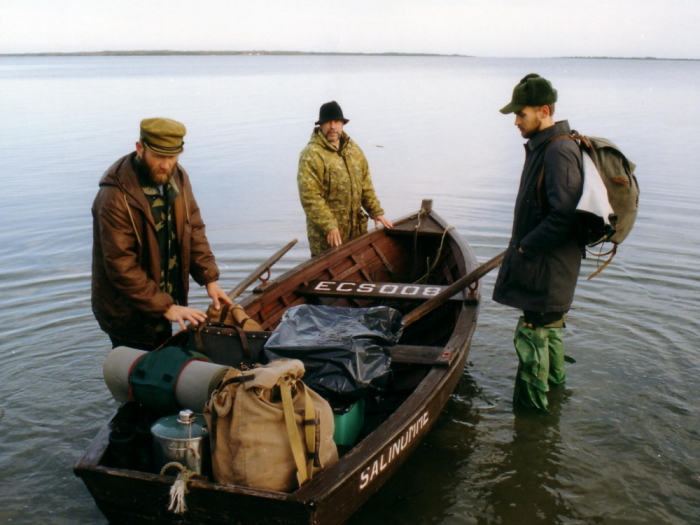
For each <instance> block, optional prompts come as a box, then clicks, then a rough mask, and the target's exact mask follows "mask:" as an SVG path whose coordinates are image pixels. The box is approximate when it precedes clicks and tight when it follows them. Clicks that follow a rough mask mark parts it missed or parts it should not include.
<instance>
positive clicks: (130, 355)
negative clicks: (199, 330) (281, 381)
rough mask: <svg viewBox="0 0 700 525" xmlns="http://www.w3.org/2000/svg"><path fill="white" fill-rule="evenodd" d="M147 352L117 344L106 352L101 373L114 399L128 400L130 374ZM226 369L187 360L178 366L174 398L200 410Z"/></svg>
mask: <svg viewBox="0 0 700 525" xmlns="http://www.w3.org/2000/svg"><path fill="white" fill-rule="evenodd" d="M146 353H148V352H145V351H143V350H136V349H134V348H128V347H126V346H118V347H116V348H114V349H113V350H112V351H111V352H110V353H109V354H107V359H105V364H104V367H103V375H104V379H105V383H107V388H108V389H109V392H110V393H111V394H112V397H113V398H114V399H115V400H116V401H119V402H121V403H123V402H126V401H128V400H129V394H130V385H129V375H130V373H131V372H132V370H133V368H134V364H135V363H136V361H138V360H139V359H140V358H141V357H142V356H143V355H144V354H146ZM228 370H229V367H227V366H223V365H216V364H214V363H207V362H205V361H196V360H194V361H189V362H188V363H186V364H185V365H184V366H183V367H182V368H181V369H180V371H179V374H178V379H177V383H176V384H175V398H176V399H177V402H178V404H179V405H180V406H181V407H182V408H188V409H190V410H192V411H193V412H196V413H202V411H203V410H204V405H205V404H206V402H207V401H208V400H209V397H210V396H211V393H212V392H213V391H214V389H215V388H216V386H217V385H218V384H219V382H221V380H222V379H223V377H224V376H225V375H226V372H227V371H228Z"/></svg>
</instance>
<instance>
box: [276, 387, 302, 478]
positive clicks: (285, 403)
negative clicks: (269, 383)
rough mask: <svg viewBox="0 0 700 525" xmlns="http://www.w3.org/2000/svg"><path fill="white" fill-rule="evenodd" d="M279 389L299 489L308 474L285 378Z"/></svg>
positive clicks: (290, 394) (289, 389)
mask: <svg viewBox="0 0 700 525" xmlns="http://www.w3.org/2000/svg"><path fill="white" fill-rule="evenodd" d="M279 387H280V394H282V407H283V409H284V422H285V424H286V425H287V435H288V436H289V443H290V445H291V446H292V455H293V456H294V463H295V464H296V467H297V480H298V481H299V486H300V487H301V486H302V485H303V484H304V483H306V482H307V481H309V474H308V470H307V467H306V454H304V447H303V446H302V444H301V438H300V437H299V431H298V430H297V423H296V418H295V417H294V402H293V401H292V389H291V386H290V384H289V379H287V378H285V379H283V380H282V381H280V383H279Z"/></svg>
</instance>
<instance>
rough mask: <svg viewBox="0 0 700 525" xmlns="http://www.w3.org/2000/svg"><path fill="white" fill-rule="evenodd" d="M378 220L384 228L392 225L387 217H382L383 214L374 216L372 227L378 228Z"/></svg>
mask: <svg viewBox="0 0 700 525" xmlns="http://www.w3.org/2000/svg"><path fill="white" fill-rule="evenodd" d="M380 222H381V223H382V224H383V225H384V227H385V228H393V227H394V225H393V224H392V223H391V221H390V220H389V219H387V218H386V217H384V215H379V216H377V217H375V218H374V227H375V228H378V227H379V223H380Z"/></svg>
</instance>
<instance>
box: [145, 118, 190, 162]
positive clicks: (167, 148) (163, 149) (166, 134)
mask: <svg viewBox="0 0 700 525" xmlns="http://www.w3.org/2000/svg"><path fill="white" fill-rule="evenodd" d="M186 132H187V130H186V129H185V125H184V124H181V123H180V122H178V121H177V120H172V119H169V118H146V119H143V120H142V121H141V139H140V140H141V142H143V143H144V144H145V145H146V147H147V148H148V149H150V150H151V151H153V152H154V153H158V154H159V155H167V156H171V157H174V156H175V155H179V154H180V153H182V152H183V151H184V149H185V148H184V147H183V146H184V145H185V141H184V140H182V139H183V138H184V136H185V133H186Z"/></svg>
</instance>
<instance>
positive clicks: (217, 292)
mask: <svg viewBox="0 0 700 525" xmlns="http://www.w3.org/2000/svg"><path fill="white" fill-rule="evenodd" d="M207 294H208V295H209V297H211V300H212V303H214V308H216V309H217V310H219V309H221V303H224V304H233V303H232V302H231V299H229V298H228V295H226V292H224V291H223V290H222V289H221V286H219V283H217V282H216V281H214V282H211V283H209V284H207Z"/></svg>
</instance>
